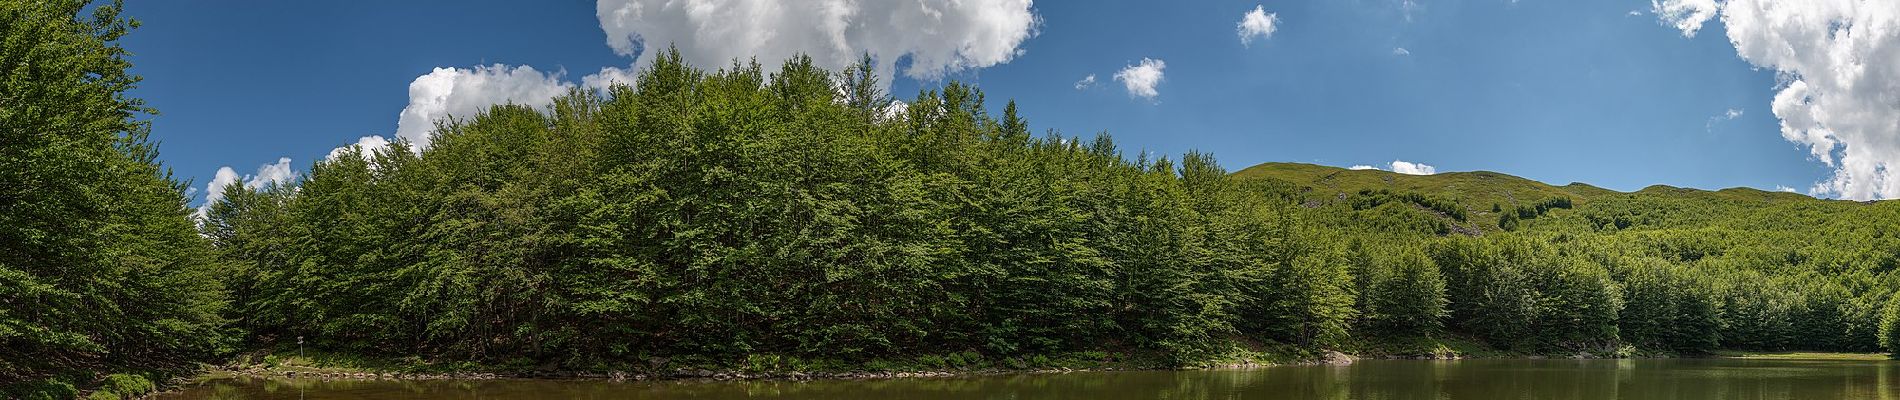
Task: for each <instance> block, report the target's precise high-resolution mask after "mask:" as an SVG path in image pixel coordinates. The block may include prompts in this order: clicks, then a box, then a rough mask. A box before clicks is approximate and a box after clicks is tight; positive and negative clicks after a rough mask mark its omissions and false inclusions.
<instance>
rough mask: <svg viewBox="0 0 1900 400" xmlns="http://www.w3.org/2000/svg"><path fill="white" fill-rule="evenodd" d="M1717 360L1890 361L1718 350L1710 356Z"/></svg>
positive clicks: (1874, 355)
mask: <svg viewBox="0 0 1900 400" xmlns="http://www.w3.org/2000/svg"><path fill="white" fill-rule="evenodd" d="M1711 355H1713V356H1715V357H1718V358H1736V359H1744V360H1818V361H1880V360H1891V359H1893V358H1892V357H1889V356H1887V355H1886V354H1883V353H1823V352H1805V351H1774V352H1759V351H1741V350H1718V351H1715V352H1713V354H1711Z"/></svg>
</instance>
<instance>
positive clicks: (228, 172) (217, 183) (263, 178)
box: [196, 157, 297, 218]
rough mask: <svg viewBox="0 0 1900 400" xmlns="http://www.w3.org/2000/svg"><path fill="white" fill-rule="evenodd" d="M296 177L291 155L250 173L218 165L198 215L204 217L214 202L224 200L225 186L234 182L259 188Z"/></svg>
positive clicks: (199, 207)
mask: <svg viewBox="0 0 1900 400" xmlns="http://www.w3.org/2000/svg"><path fill="white" fill-rule="evenodd" d="M296 177H297V171H296V170H293V169H291V168H290V157H279V158H278V159H277V162H276V163H271V164H264V165H259V166H257V172H255V173H252V174H250V175H242V176H240V175H238V173H237V170H234V169H231V167H230V166H223V167H218V171H217V172H215V173H212V174H211V182H208V183H205V190H204V193H205V202H204V204H202V205H199V206H198V212H197V214H196V216H197V217H198V218H204V215H205V212H206V211H210V210H211V205H212V204H216V203H217V202H218V201H220V200H224V187H225V186H228V185H230V184H232V183H234V182H244V187H246V188H250V189H257V188H261V187H264V185H269V184H272V183H279V184H283V183H289V182H290V180H291V179H293V178H296Z"/></svg>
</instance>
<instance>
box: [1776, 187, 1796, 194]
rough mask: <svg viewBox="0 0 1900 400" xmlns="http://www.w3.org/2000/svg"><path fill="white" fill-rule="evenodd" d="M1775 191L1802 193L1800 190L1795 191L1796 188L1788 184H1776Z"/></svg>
mask: <svg viewBox="0 0 1900 400" xmlns="http://www.w3.org/2000/svg"><path fill="white" fill-rule="evenodd" d="M1775 191H1777V192H1788V193H1800V192H1797V191H1795V190H1794V188H1791V187H1787V186H1781V185H1775Z"/></svg>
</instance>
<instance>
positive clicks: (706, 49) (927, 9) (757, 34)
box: [595, 0, 1041, 84]
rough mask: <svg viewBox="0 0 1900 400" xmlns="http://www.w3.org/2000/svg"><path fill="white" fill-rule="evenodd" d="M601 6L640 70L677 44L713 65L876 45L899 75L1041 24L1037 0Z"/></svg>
mask: <svg viewBox="0 0 1900 400" xmlns="http://www.w3.org/2000/svg"><path fill="white" fill-rule="evenodd" d="M596 6H597V7H596V14H595V15H596V16H597V17H598V18H599V19H600V27H601V30H603V31H605V32H606V33H607V45H608V46H609V47H612V48H613V49H614V52H615V53H619V54H620V55H623V56H630V57H636V58H635V59H634V63H633V66H632V69H633V70H638V69H639V68H641V67H644V66H645V65H647V64H649V63H651V62H652V60H653V58H654V57H655V55H656V54H658V53H659V51H660V50H662V49H665V48H667V46H669V45H672V46H677V47H678V48H679V50H680V54H681V56H683V57H684V58H685V59H686V61H688V62H690V63H693V64H695V65H699V66H704V67H722V66H725V65H728V64H730V63H731V62H732V60H734V59H739V60H746V59H750V58H752V57H757V58H758V61H759V63H761V64H764V65H766V66H776V65H777V64H778V63H780V62H782V61H783V60H785V59H786V58H789V57H791V56H792V55H794V54H799V53H803V54H807V55H810V56H811V57H812V61H813V62H814V63H816V64H817V65H818V66H820V67H824V68H828V69H833V70H836V69H839V68H842V67H844V66H847V65H850V64H852V63H855V62H857V61H858V60H859V58H860V57H862V56H863V55H864V54H866V53H869V54H870V55H871V57H872V58H873V59H874V60H875V62H876V63H877V73H878V75H879V76H885V77H889V76H893V74H892V72H893V71H894V70H895V68H896V65H897V60H898V59H906V60H907V61H908V62H909V66H908V67H906V68H905V70H904V71H903V73H904V74H905V75H907V76H910V77H912V78H916V79H936V78H940V77H942V76H943V75H944V74H947V73H953V72H958V71H962V70H965V69H972V68H984V67H989V66H993V65H996V64H1002V63H1006V62H1009V61H1010V60H1011V59H1013V58H1015V57H1016V56H1019V55H1021V54H1022V53H1023V50H1022V44H1023V41H1025V40H1028V39H1029V38H1031V37H1034V36H1035V35H1036V33H1037V31H1036V30H1037V27H1038V26H1039V25H1040V24H1041V18H1040V17H1038V16H1037V15H1036V13H1035V10H1034V9H1032V8H1031V7H1030V0H911V1H858V0H809V1H796V2H784V1H774V0H600V1H599V2H598V3H597V4H596ZM601 75H607V74H601ZM883 82H886V84H888V82H890V80H888V79H886V80H884V81H883Z"/></svg>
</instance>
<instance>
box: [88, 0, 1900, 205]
mask: <svg viewBox="0 0 1900 400" xmlns="http://www.w3.org/2000/svg"><path fill="white" fill-rule="evenodd" d="M127 8H128V14H129V15H130V16H132V17H134V18H137V19H140V20H141V21H142V23H143V26H142V27H141V28H139V29H138V30H136V31H135V32H134V33H133V34H131V35H129V36H127V37H126V38H125V39H124V40H123V45H124V46H125V47H126V48H127V49H128V50H130V51H131V52H133V54H134V56H133V57H132V62H133V64H134V65H135V66H134V68H133V72H134V73H137V74H140V75H142V76H143V77H144V78H145V81H144V82H143V83H142V84H141V85H140V86H139V87H138V88H137V89H135V90H134V91H133V93H132V94H133V95H134V96H137V97H140V98H143V99H145V100H146V101H148V103H149V104H150V105H151V106H153V107H154V108H156V109H158V110H159V112H160V114H159V115H157V116H154V117H152V122H153V133H152V136H153V138H155V139H156V140H158V141H160V142H161V156H160V160H161V161H163V162H164V163H165V164H166V165H167V166H169V167H171V168H173V170H174V171H175V173H176V174H177V176H178V177H179V178H180V179H190V180H191V182H192V186H191V187H192V189H193V193H192V195H193V196H194V198H195V199H197V201H198V202H203V201H206V200H215V199H216V197H217V195H216V194H214V193H211V192H212V191H210V190H206V189H205V188H215V187H222V186H223V185H224V184H225V183H229V182H233V181H242V182H246V183H247V184H252V185H262V184H264V183H267V182H273V181H293V180H295V179H297V176H298V175H299V174H301V173H302V172H303V171H307V170H309V167H310V166H311V165H312V164H313V163H315V162H319V161H320V160H322V159H323V158H324V157H326V156H327V155H329V154H330V153H331V152H332V151H335V150H336V149H338V148H339V147H341V146H348V145H352V144H359V145H363V146H379V145H382V144H385V143H387V142H388V141H389V140H394V139H395V138H398V137H400V138H407V139H409V140H411V141H412V142H416V143H420V144H423V146H426V144H427V137H428V130H429V128H430V127H431V126H433V124H434V122H435V121H438V120H440V119H442V118H447V117H450V116H470V115H472V113H474V112H476V111H477V110H480V109H482V108H484V107H485V106H486V105H489V104H496V103H503V102H512V103H517V104H528V105H535V106H540V105H545V104H547V103H548V99H549V98H551V97H553V96H555V95H558V94H561V93H564V92H565V91H567V90H570V89H574V88H579V89H581V90H589V89H591V88H600V87H604V86H605V85H608V84H610V83H612V82H616V81H620V82H624V81H626V80H628V77H630V76H633V75H634V74H635V73H637V71H638V70H639V68H641V67H642V66H644V65H646V64H647V63H648V62H650V60H651V58H652V56H653V54H654V53H655V51H654V50H653V49H662V48H665V47H667V46H669V45H670V46H673V47H676V48H678V49H679V50H680V51H681V52H682V54H683V55H684V57H685V58H686V59H687V60H688V61H689V62H692V63H695V64H696V65H699V66H701V67H705V68H718V67H722V66H726V65H729V64H730V62H731V60H734V59H736V58H754V57H756V58H758V60H759V61H760V62H761V63H763V64H766V65H768V66H771V65H775V64H777V63H778V62H779V61H780V60H783V59H784V58H785V57H789V56H791V55H794V54H810V55H812V56H813V57H814V59H815V61H816V62H817V63H818V64H819V65H821V66H827V67H833V68H835V67H841V66H843V65H846V64H848V63H850V62H853V61H856V60H857V58H858V57H859V56H861V55H864V54H870V55H872V56H873V57H874V58H876V59H877V60H878V66H879V72H880V74H882V75H883V76H884V77H886V82H889V84H890V86H891V87H890V90H891V91H892V93H894V94H896V95H897V97H898V98H899V99H905V98H910V97H914V96H915V94H916V93H917V92H918V91H919V90H924V89H931V88H936V87H939V86H941V85H943V84H945V83H946V82H949V81H952V80H955V81H962V82H966V83H972V84H976V85H978V86H979V87H980V88H982V89H983V90H984V91H985V92H986V93H987V95H988V96H987V98H988V99H990V104H988V105H989V106H990V107H991V108H992V109H995V110H998V111H1000V109H1001V108H1002V106H1003V103H1004V101H1006V100H1008V99H1014V100H1015V101H1016V102H1017V103H1018V106H1019V107H1020V109H1021V111H1022V114H1023V115H1024V116H1025V117H1026V118H1027V119H1028V120H1029V122H1030V124H1031V127H1032V129H1034V130H1037V131H1041V130H1044V129H1052V130H1055V131H1058V132H1060V133H1062V134H1065V135H1080V136H1092V135H1094V134H1095V133H1097V132H1109V133H1111V134H1113V135H1114V136H1115V138H1116V141H1117V142H1118V143H1120V144H1121V145H1122V146H1123V147H1124V149H1126V150H1127V151H1129V152H1130V154H1131V155H1132V153H1133V152H1137V151H1150V152H1154V153H1158V154H1160V155H1179V154H1181V153H1182V152H1185V151H1188V150H1194V149H1198V150H1203V151H1209V152H1212V153H1214V154H1215V155H1216V156H1217V157H1218V158H1219V159H1220V161H1221V163H1222V165H1224V166H1225V167H1227V168H1228V169H1230V170H1238V169H1241V168H1245V167H1247V166H1250V165H1254V164H1257V163H1262V162H1271V161H1286V162H1305V163H1315V164H1323V165H1332V166H1339V167H1350V168H1378V169H1384V170H1392V171H1396V172H1402V173H1413V174H1429V173H1444V172H1453V171H1476V170H1488V171H1497V172H1503V173H1508V174H1513V175H1518V176H1523V177H1527V178H1531V179H1536V180H1540V181H1544V182H1549V183H1553V184H1565V183H1569V182H1585V183H1590V184H1594V185H1597V186H1601V187H1606V188H1610V189H1615V190H1622V191H1632V190H1637V189H1641V188H1643V187H1646V186H1649V185H1655V184H1665V185H1672V186H1680V187H1694V188H1702V189H1720V188H1727V187H1738V186H1739V187H1753V188H1759V189H1763V190H1783V191H1795V192H1801V193H1807V194H1810V195H1815V196H1819V197H1830V198H1847V199H1856V200H1865V199H1886V198H1896V197H1900V176H1892V177H1890V175H1889V173H1888V172H1887V171H1888V170H1889V165H1894V164H1896V163H1900V118H1897V117H1896V115H1900V10H1897V8H1900V2H1893V1H1891V0H1814V1H1801V2H1787V1H1773V0H1726V1H1718V0H1654V1H1652V0H1604V1H1557V0H1516V1H1512V0H1342V1H1259V0H1254V1H1197V2H1149V1H1063V2H1049V1H1045V2H1040V3H1033V4H1032V3H1031V2H1030V1H1028V0H961V1H949V0H890V1H877V0H858V1H850V0H809V1H786V2H776V1H768V0H670V1H669V0H600V1H599V2H598V3H588V2H581V1H545V2H519V1H517V2H502V1H489V0H461V1H452V2H451V1H440V2H437V1H399V2H335V3H332V2H254V1H250V2H243V1H194V2H156V1H154V2H131V3H130V4H128V5H127Z"/></svg>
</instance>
